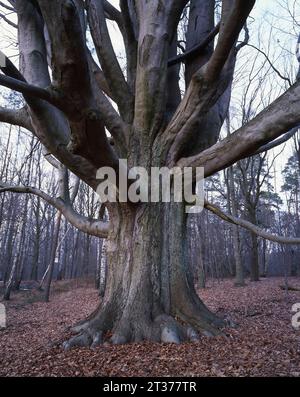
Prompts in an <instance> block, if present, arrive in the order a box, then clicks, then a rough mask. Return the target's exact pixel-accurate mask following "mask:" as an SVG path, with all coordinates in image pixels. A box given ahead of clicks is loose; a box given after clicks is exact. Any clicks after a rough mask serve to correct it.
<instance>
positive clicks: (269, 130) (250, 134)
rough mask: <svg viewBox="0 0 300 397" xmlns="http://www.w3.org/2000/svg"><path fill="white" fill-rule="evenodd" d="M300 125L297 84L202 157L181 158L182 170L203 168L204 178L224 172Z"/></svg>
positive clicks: (299, 85)
mask: <svg viewBox="0 0 300 397" xmlns="http://www.w3.org/2000/svg"><path fill="white" fill-rule="evenodd" d="M299 124H300V82H299V81H298V82H297V83H296V84H294V85H293V86H292V87H291V88H289V89H288V90H287V91H286V92H285V93H284V94H283V95H281V96H280V97H279V98H277V99H276V100H275V101H274V102H273V103H271V104H270V105H269V106H268V107H267V108H266V109H264V110H263V111H262V112H261V113H259V114H258V115H257V116H256V117H255V118H254V119H253V120H251V121H250V122H249V123H247V124H245V125H244V126H243V127H241V128H240V129H239V130H237V131H236V132H234V133H233V134H231V135H230V136H229V137H227V138H225V139H223V140H221V141H219V142H218V143H216V144H215V145H213V146H211V147H210V148H208V149H206V150H204V151H203V152H202V153H200V154H198V155H196V156H192V157H189V158H182V159H181V160H179V161H178V163H177V165H178V166H181V167H186V166H196V167H197V166H198V167H201V166H203V167H205V170H204V172H205V176H209V175H212V174H214V173H216V172H217V171H220V170H222V169H225V168H227V167H229V166H230V165H232V164H234V163H235V162H236V161H238V160H241V159H243V158H245V157H249V156H250V155H252V154H253V153H255V152H256V151H257V150H258V149H259V148H260V147H261V146H263V145H265V144H267V143H269V142H271V141H273V140H274V139H276V138H277V137H279V136H281V135H282V134H284V133H285V132H286V131H289V130H290V129H292V128H294V127H296V126H298V125H299Z"/></svg>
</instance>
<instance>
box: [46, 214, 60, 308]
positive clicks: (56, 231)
mask: <svg viewBox="0 0 300 397" xmlns="http://www.w3.org/2000/svg"><path fill="white" fill-rule="evenodd" d="M60 223H61V212H58V214H57V217H56V221H55V227H54V233H53V242H52V248H51V257H50V263H49V270H48V274H47V279H46V285H45V297H44V300H45V302H49V297H50V287H51V281H52V276H53V270H54V265H55V257H56V250H57V245H58V237H59V229H60Z"/></svg>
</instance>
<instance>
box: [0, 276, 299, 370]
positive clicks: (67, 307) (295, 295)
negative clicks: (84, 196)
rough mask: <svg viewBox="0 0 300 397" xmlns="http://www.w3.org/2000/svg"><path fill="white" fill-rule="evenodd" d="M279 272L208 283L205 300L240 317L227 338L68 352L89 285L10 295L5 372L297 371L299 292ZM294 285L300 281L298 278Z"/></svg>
mask: <svg viewBox="0 0 300 397" xmlns="http://www.w3.org/2000/svg"><path fill="white" fill-rule="evenodd" d="M282 284H284V281H283V279H282V278H270V279H262V280H261V281H260V282H257V283H250V282H248V283H247V286H246V287H243V288H235V287H233V286H232V281H231V280H225V281H221V282H217V281H214V282H209V283H208V288H206V289H205V290H201V291H200V292H199V293H200V296H201V298H202V299H203V300H204V302H205V303H206V304H207V305H208V306H209V307H210V308H211V309H212V310H214V311H215V312H217V313H219V314H220V315H225V314H226V316H229V317H230V318H231V319H232V320H233V321H235V322H236V323H237V324H238V327H237V328H235V329H226V330H225V333H226V335H227V337H215V338H207V337H202V338H201V340H200V341H199V342H197V343H184V344H181V345H174V344H153V343H147V342H145V343H140V344H127V345H121V346H120V345H118V346H111V345H108V346H106V345H105V346H100V347H99V348H97V349H96V350H94V351H93V350H89V349H85V348H75V349H73V350H70V351H63V350H62V348H61V343H62V341H63V340H65V339H66V338H68V336H69V334H68V332H67V331H66V328H67V327H68V326H70V325H71V324H74V323H75V322H76V321H78V320H80V319H82V318H84V317H85V316H87V315H88V314H89V313H91V312H92V311H93V310H94V308H95V307H96V305H97V301H98V297H97V292H96V291H95V290H94V289H93V288H92V286H91V284H89V285H88V284H82V283H81V284H76V283H75V282H72V283H66V282H58V283H55V285H54V291H53V295H52V299H51V302H50V303H43V302H38V301H37V300H38V299H39V298H38V296H37V295H34V294H32V293H31V292H19V293H14V294H13V295H12V299H11V301H10V302H8V303H5V305H6V308H7V318H8V326H7V328H6V329H5V330H2V331H0V376H300V331H295V330H294V329H293V328H292V325H291V317H292V313H291V308H292V305H293V304H294V303H297V302H300V292H298V291H289V294H288V296H286V292H285V291H283V290H282V289H280V285H282ZM289 284H290V285H292V286H296V287H298V288H299V287H300V279H299V278H298V279H296V278H290V279H289Z"/></svg>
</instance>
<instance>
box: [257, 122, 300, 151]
mask: <svg viewBox="0 0 300 397" xmlns="http://www.w3.org/2000/svg"><path fill="white" fill-rule="evenodd" d="M297 131H299V126H298V127H295V128H293V129H292V130H291V131H289V132H287V133H286V134H284V135H283V136H282V137H281V138H278V139H275V140H274V141H273V142H270V143H268V144H266V145H263V146H262V147H260V148H259V149H258V150H257V151H256V152H255V153H254V154H253V156H255V155H257V154H261V153H263V152H267V151H269V150H271V149H274V148H275V147H277V146H279V145H282V144H283V143H285V142H287V141H288V140H289V139H291V138H292V137H293V136H294V135H295V134H296V132H297Z"/></svg>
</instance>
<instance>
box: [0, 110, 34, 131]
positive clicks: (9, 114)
mask: <svg viewBox="0 0 300 397" xmlns="http://www.w3.org/2000/svg"><path fill="white" fill-rule="evenodd" d="M0 121H1V122H2V123H8V124H12V125H18V126H20V127H23V128H26V129H27V130H29V131H33V127H32V125H31V122H30V118H29V115H28V113H27V109H26V108H25V107H24V108H22V109H7V108H4V107H2V106H0Z"/></svg>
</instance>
